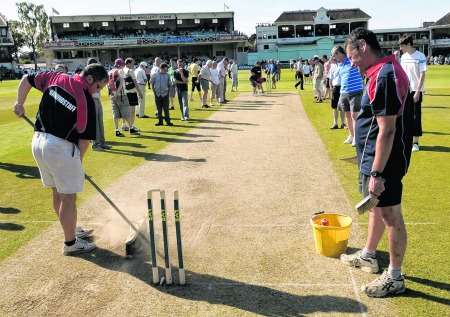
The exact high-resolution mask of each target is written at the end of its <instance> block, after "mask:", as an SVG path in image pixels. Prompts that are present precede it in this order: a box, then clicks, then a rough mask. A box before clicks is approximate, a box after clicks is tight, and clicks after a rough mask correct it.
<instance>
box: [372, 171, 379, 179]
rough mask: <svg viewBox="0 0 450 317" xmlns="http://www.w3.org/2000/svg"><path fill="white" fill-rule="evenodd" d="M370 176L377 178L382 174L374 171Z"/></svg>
mask: <svg viewBox="0 0 450 317" xmlns="http://www.w3.org/2000/svg"><path fill="white" fill-rule="evenodd" d="M370 176H372V177H375V178H377V177H381V172H378V171H372V172H370Z"/></svg>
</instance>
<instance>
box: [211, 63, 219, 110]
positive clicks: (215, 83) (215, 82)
mask: <svg viewBox="0 0 450 317" xmlns="http://www.w3.org/2000/svg"><path fill="white" fill-rule="evenodd" d="M210 72H211V99H210V104H211V105H212V104H213V100H216V101H217V100H218V98H219V97H218V94H217V90H218V88H219V84H220V78H219V71H218V70H217V62H213V64H212V68H211V69H210Z"/></svg>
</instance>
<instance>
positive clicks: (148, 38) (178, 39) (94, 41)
mask: <svg viewBox="0 0 450 317" xmlns="http://www.w3.org/2000/svg"><path fill="white" fill-rule="evenodd" d="M247 39H248V38H247V36H245V35H234V34H193V35H184V36H173V35H142V36H137V37H129V38H126V37H123V38H121V37H119V38H114V37H110V38H100V37H99V38H92V37H79V38H73V39H64V40H57V41H52V42H47V43H45V45H44V46H45V47H46V48H58V47H61V48H66V47H95V46H102V47H117V46H129V45H135V46H139V45H147V44H160V45H164V44H189V43H196V42H216V41H221V42H228V41H230V42H231V41H245V40H247Z"/></svg>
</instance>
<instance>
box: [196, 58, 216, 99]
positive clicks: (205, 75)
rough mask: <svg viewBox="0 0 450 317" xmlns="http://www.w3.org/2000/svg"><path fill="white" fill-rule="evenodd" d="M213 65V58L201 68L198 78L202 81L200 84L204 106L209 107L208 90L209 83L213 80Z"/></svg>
mask: <svg viewBox="0 0 450 317" xmlns="http://www.w3.org/2000/svg"><path fill="white" fill-rule="evenodd" d="M212 65H213V62H212V60H210V59H209V60H208V61H207V62H206V64H205V65H204V66H203V67H202V69H201V70H200V74H199V75H198V80H199V81H200V86H201V87H202V91H203V95H202V108H209V106H208V91H209V83H210V82H211V67H212Z"/></svg>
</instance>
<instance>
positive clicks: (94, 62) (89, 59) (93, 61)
mask: <svg viewBox="0 0 450 317" xmlns="http://www.w3.org/2000/svg"><path fill="white" fill-rule="evenodd" d="M91 64H98V61H97V60H96V59H95V58H93V57H90V58H88V60H87V64H86V65H91Z"/></svg>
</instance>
